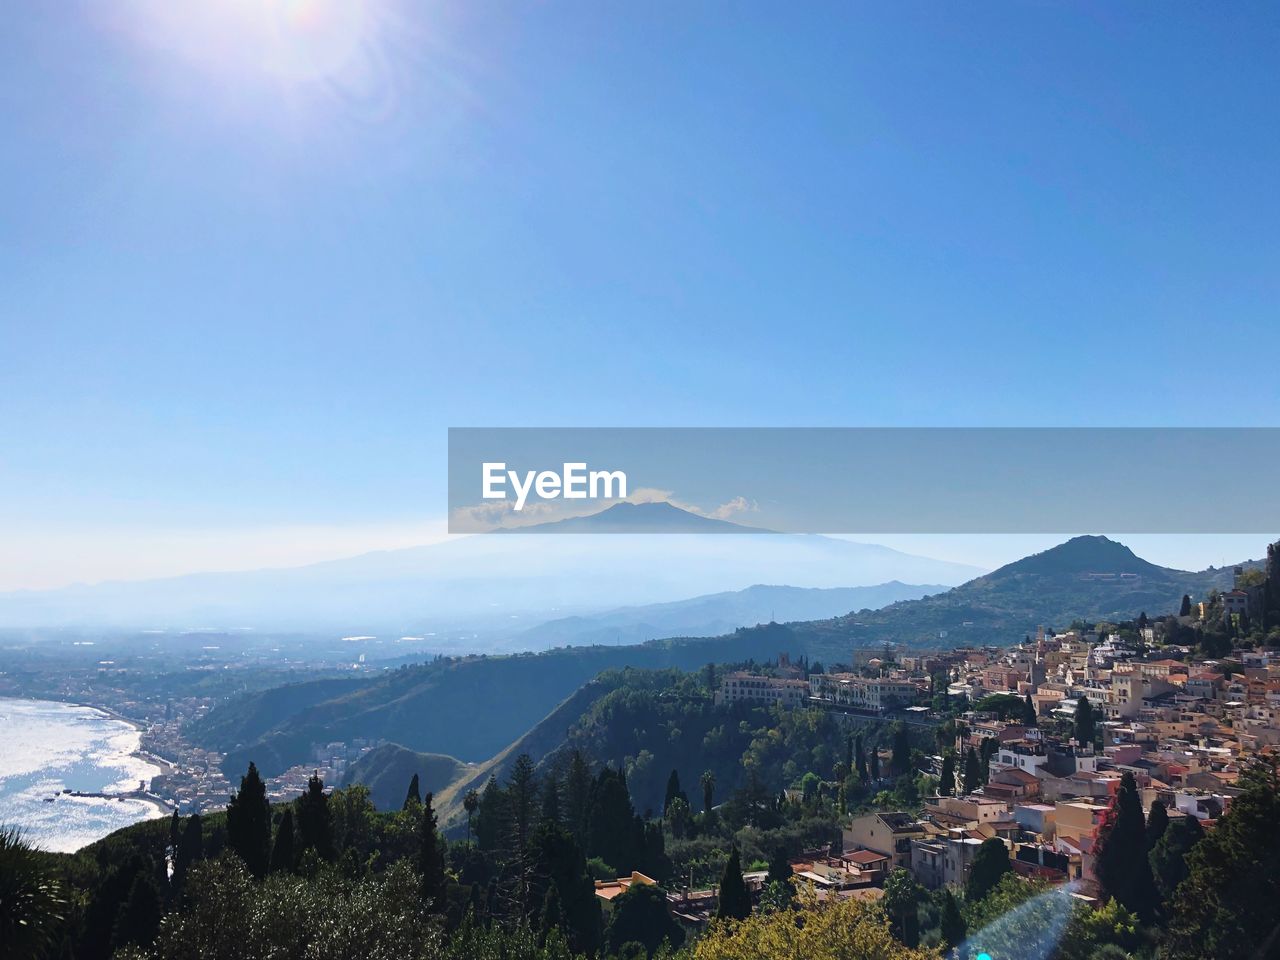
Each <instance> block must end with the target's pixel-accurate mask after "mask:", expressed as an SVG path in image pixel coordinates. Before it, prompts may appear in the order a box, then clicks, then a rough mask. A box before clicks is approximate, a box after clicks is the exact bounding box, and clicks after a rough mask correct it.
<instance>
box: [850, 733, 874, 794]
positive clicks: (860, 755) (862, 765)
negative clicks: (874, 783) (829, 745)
mask: <svg viewBox="0 0 1280 960" xmlns="http://www.w3.org/2000/svg"><path fill="white" fill-rule="evenodd" d="M853 743H854V747H853V756H854V769H855V770H857V771H858V779H859V780H861V781H862V782H863V783H866V782H867V781H868V780H869V779H871V775H870V773H869V772H868V770H867V755H866V753H865V752H864V751H863V747H862V734H858V736H857V737H855V738H854V741H853Z"/></svg>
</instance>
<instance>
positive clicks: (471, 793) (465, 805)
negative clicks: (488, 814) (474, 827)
mask: <svg viewBox="0 0 1280 960" xmlns="http://www.w3.org/2000/svg"><path fill="white" fill-rule="evenodd" d="M462 809H463V810H465V811H466V812H467V839H468V840H470V839H471V821H472V820H473V819H474V818H475V815H476V811H477V810H479V809H480V794H478V793H476V791H475V790H468V791H467V795H466V796H465V797H463V798H462Z"/></svg>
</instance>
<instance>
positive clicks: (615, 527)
mask: <svg viewBox="0 0 1280 960" xmlns="http://www.w3.org/2000/svg"><path fill="white" fill-rule="evenodd" d="M500 532H502V533H771V532H772V531H770V530H763V529H761V528H759V527H751V526H747V525H745V524H741V523H732V522H730V521H728V520H720V519H717V518H715V517H704V516H702V515H700V514H697V513H690V512H689V511H688V510H681V509H680V508H679V507H677V506H675V505H674V504H670V503H665V502H657V503H615V504H614V505H613V506H611V507H608V508H606V509H604V510H601V511H600V512H599V513H590V514H586V515H584V516H581V517H568V518H567V519H564V520H548V521H547V522H546V523H534V524H530V525H529V526H527V527H511V528H509V529H504V530H502V531H500Z"/></svg>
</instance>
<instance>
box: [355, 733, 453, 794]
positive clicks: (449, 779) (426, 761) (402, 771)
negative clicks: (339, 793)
mask: <svg viewBox="0 0 1280 960" xmlns="http://www.w3.org/2000/svg"><path fill="white" fill-rule="evenodd" d="M469 769H470V768H469V767H468V766H467V765H466V764H465V763H460V762H459V761H457V760H455V759H454V758H453V757H446V756H444V755H443V754H439V753H418V752H417V751H415V750H410V749H408V748H407V747H402V746H400V744H398V743H384V744H383V745H382V746H380V747H377V748H376V749H373V750H370V751H369V752H368V753H366V754H365V755H364V756H363V757H361V758H360V759H359V760H357V761H356V762H355V763H353V764H352V765H351V766H350V767H349V768H348V769H347V772H346V775H345V776H344V777H343V780H342V785H343V786H344V787H345V786H349V785H351V784H353V783H363V784H364V785H365V786H367V787H368V788H369V799H371V800H372V801H373V805H374V806H375V807H377V808H378V809H379V810H399V809H400V807H401V805H402V804H403V803H404V799H405V796H406V794H407V792H408V789H409V781H410V780H412V779H413V775H414V774H415V773H416V774H417V775H418V789H419V791H420V792H421V793H422V794H423V795H425V794H428V793H439V792H440V791H441V790H443V789H444V788H445V787H447V786H448V785H449V784H451V783H453V782H454V781H455V780H457V779H458V778H459V777H461V776H463V775H464V774H465V773H466V772H467V770H469Z"/></svg>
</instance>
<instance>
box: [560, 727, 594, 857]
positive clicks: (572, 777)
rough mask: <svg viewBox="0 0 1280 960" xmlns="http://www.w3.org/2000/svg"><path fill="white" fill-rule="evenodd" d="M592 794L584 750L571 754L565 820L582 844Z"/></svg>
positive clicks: (579, 843)
mask: <svg viewBox="0 0 1280 960" xmlns="http://www.w3.org/2000/svg"><path fill="white" fill-rule="evenodd" d="M590 794H591V770H590V768H588V766H587V761H586V759H585V758H584V757H583V756H582V751H580V750H574V751H573V753H572V754H570V756H569V775H568V776H567V777H566V778H565V785H564V795H565V821H566V823H567V825H568V827H569V832H570V833H571V834H573V839H574V840H576V841H577V842H578V845H579V846H581V845H582V844H583V842H585V840H586V838H587V800H588V798H589V796H590Z"/></svg>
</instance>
